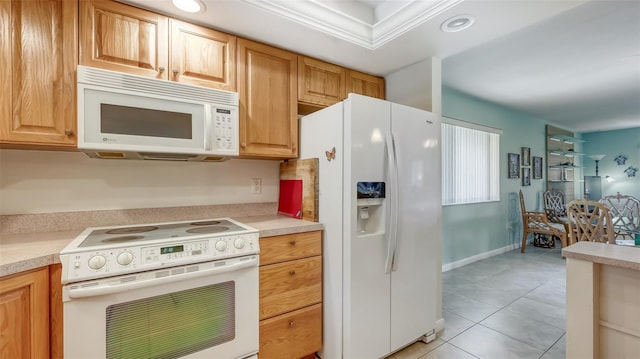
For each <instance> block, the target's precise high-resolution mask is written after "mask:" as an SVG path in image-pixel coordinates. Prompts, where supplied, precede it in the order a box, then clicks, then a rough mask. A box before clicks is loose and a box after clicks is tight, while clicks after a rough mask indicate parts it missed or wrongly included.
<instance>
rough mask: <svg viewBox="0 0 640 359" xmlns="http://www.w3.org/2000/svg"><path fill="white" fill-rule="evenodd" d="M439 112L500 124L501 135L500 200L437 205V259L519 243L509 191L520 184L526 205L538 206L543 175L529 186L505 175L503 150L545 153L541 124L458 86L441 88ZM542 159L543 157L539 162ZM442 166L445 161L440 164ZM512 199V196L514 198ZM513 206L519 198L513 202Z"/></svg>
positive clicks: (451, 259) (447, 259)
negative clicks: (439, 211) (439, 217)
mask: <svg viewBox="0 0 640 359" xmlns="http://www.w3.org/2000/svg"><path fill="white" fill-rule="evenodd" d="M442 114H443V116H445V117H451V118H455V119H459V120H463V121H467V122H472V123H476V124H480V125H485V126H489V127H494V128H500V129H502V131H503V133H502V136H500V159H501V161H502V163H501V166H500V202H491V203H480V204H469V205H452V206H443V208H442V242H443V256H442V263H443V264H447V263H452V262H456V261H459V260H462V259H464V258H468V257H472V256H475V255H479V254H482V253H485V252H489V251H492V250H497V249H500V248H503V247H506V246H509V245H515V244H519V243H520V240H521V238H522V237H521V236H522V232H521V229H520V226H521V225H522V224H521V223H520V217H519V212H518V214H517V216H518V217H517V218H518V224H517V225H516V226H513V228H512V229H511V230H510V229H508V228H507V225H508V223H509V208H510V201H509V194H510V193H516V194H517V193H518V191H519V190H520V189H522V191H523V194H524V196H525V203H526V207H527V210H535V209H541V208H542V206H541V203H540V198H541V193H542V191H544V184H545V182H544V179H539V180H534V179H532V180H531V186H527V187H523V186H522V184H521V183H522V182H521V179H508V178H507V166H506V162H507V153H521V147H529V148H531V156H538V157H543V158H544V159H545V160H544V161H546V155H545V125H546V123H545V122H544V121H542V120H540V119H538V118H535V117H531V116H529V115H526V114H523V113H520V112H517V111H514V110H512V109H509V108H505V107H501V106H498V105H496V104H494V103H490V102H486V101H483V100H480V99H477V98H474V97H470V96H468V95H465V94H462V93H460V92H458V91H455V90H452V89H449V88H446V87H443V89H442ZM544 163H546V162H544ZM442 165H443V167H444V166H446V163H443V164H442ZM516 199H517V197H516ZM513 205H515V206H516V208H515V210H516V211H518V210H519V207H518V206H519V203H518V202H517V201H516V202H512V206H513Z"/></svg>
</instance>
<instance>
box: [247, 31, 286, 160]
mask: <svg viewBox="0 0 640 359" xmlns="http://www.w3.org/2000/svg"><path fill="white" fill-rule="evenodd" d="M297 65H298V62H297V56H296V54H294V53H291V52H288V51H285V50H281V49H277V48H274V47H270V46H267V45H263V44H260V43H257V42H253V41H249V40H245V39H238V92H239V93H240V155H241V156H243V157H258V158H260V157H261V158H274V159H276V158H280V159H283V158H296V157H298V117H297V113H296V112H297V85H298V79H297V74H298V66H297Z"/></svg>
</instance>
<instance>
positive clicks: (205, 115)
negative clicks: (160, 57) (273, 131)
mask: <svg viewBox="0 0 640 359" xmlns="http://www.w3.org/2000/svg"><path fill="white" fill-rule="evenodd" d="M238 107H239V96H238V93H237V92H230V91H224V90H217V89H212V88H205V87H200V86H193V85H186V84H182V83H177V82H172V81H166V80H157V79H151V78H147V77H142V76H136V75H129V74H124V73H120V72H114V71H108V70H102V69H97V68H92V67H85V66H78V149H80V150H81V151H83V152H85V153H86V154H87V155H89V156H90V157H94V158H108V159H155V160H174V161H218V160H223V159H226V158H227V157H233V156H238V153H239V146H238V140H239V133H238Z"/></svg>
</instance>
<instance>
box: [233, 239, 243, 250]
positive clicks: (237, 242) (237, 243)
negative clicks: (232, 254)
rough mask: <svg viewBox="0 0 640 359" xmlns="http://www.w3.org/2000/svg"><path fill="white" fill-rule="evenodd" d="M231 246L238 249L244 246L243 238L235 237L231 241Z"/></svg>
mask: <svg viewBox="0 0 640 359" xmlns="http://www.w3.org/2000/svg"><path fill="white" fill-rule="evenodd" d="M233 246H234V247H236V248H238V249H242V248H244V239H242V238H238V239H236V240H235V241H233Z"/></svg>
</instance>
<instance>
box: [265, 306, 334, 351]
mask: <svg viewBox="0 0 640 359" xmlns="http://www.w3.org/2000/svg"><path fill="white" fill-rule="evenodd" d="M321 347H322V304H316V305H312V306H310V307H306V308H302V309H299V310H296V311H294V312H290V313H287V314H284V315H279V316H277V317H273V318H270V319H267V320H262V321H260V350H259V352H258V357H259V358H260V359H298V358H301V357H304V356H305V355H308V354H312V353H314V352H316V351H318V350H320V348H321Z"/></svg>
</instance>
